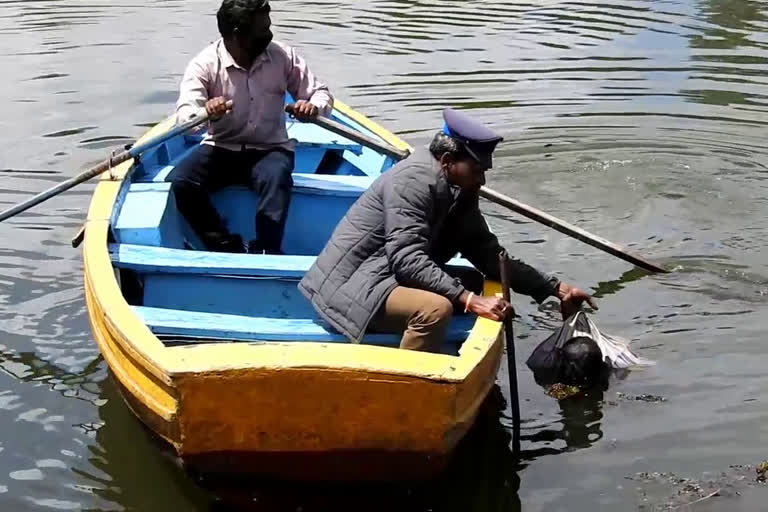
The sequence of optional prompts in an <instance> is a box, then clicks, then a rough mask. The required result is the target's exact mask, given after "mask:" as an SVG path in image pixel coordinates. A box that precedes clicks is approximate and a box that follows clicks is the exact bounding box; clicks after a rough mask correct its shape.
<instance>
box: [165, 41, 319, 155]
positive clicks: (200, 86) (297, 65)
mask: <svg viewBox="0 0 768 512" xmlns="http://www.w3.org/2000/svg"><path fill="white" fill-rule="evenodd" d="M180 89H181V90H180V94H179V101H178V102H177V103H176V115H177V120H178V122H180V123H182V122H185V121H187V120H188V119H190V118H191V117H192V114H194V113H195V112H197V111H198V110H199V109H200V108H201V107H203V106H205V102H206V101H207V100H209V99H212V98H216V97H218V96H224V97H225V98H228V99H231V100H232V101H233V102H234V107H233V108H232V111H231V112H230V113H229V114H227V115H226V116H224V117H223V118H221V119H220V120H218V121H212V122H210V123H209V126H208V133H207V134H206V136H205V138H204V139H203V143H205V144H213V145H215V146H220V147H223V148H226V149H231V150H241V149H243V147H244V146H245V148H248V149H271V148H276V147H282V148H285V149H289V150H292V149H293V141H292V140H289V139H288V132H287V131H286V129H285V120H286V114H285V112H284V111H283V109H284V107H285V92H286V91H288V92H290V93H291V96H293V98H294V99H295V100H308V101H310V102H311V103H312V104H314V105H316V106H317V108H318V109H319V110H320V114H321V115H325V116H327V115H329V114H330V112H331V109H332V108H333V96H331V93H330V91H329V90H328V87H327V86H326V85H325V84H324V83H322V82H321V81H319V80H318V79H317V78H316V77H315V75H314V74H312V72H311V71H310V70H309V67H307V64H306V62H304V59H302V58H301V57H300V56H299V55H298V54H297V53H296V51H295V50H294V49H293V48H291V47H290V46H288V45H285V44H283V43H280V42H277V41H272V42H271V43H270V44H269V46H268V47H267V49H266V51H265V52H264V53H262V54H261V55H260V56H259V57H258V58H256V60H255V61H254V63H253V64H252V65H251V68H250V69H248V70H246V69H244V68H242V67H240V66H239V65H238V64H237V63H235V60H234V59H233V58H232V56H231V55H230V54H229V52H228V51H227V49H226V47H225V46H224V41H222V40H221V39H219V40H218V41H216V42H214V43H212V44H211V45H209V46H208V47H206V48H205V49H204V50H203V51H201V52H200V53H199V54H198V55H197V56H196V57H195V58H193V59H192V61H191V62H190V63H189V65H188V66H187V69H186V71H185V72H184V78H183V79H182V81H181V87H180Z"/></svg>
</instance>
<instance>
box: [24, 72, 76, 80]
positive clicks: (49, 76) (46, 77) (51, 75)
mask: <svg viewBox="0 0 768 512" xmlns="http://www.w3.org/2000/svg"><path fill="white" fill-rule="evenodd" d="M67 76H69V73H48V74H45V75H37V76H33V77H32V78H29V79H28V80H29V81H33V80H50V79H52V78H64V77H67Z"/></svg>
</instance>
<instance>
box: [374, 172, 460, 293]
mask: <svg viewBox="0 0 768 512" xmlns="http://www.w3.org/2000/svg"><path fill="white" fill-rule="evenodd" d="M382 202H383V208H384V231H385V236H386V240H385V244H384V248H385V250H386V253H387V258H388V260H389V265H390V268H391V270H392V272H393V274H394V275H395V279H397V282H398V283H399V284H400V285H402V286H408V287H411V288H418V289H421V290H427V291H430V292H433V293H437V294H438V295H442V296H443V297H445V298H447V299H448V300H450V301H451V302H457V301H458V298H459V296H460V295H461V294H462V293H463V292H464V287H463V286H462V285H461V281H460V280H459V279H456V278H452V277H451V276H449V275H448V274H447V273H446V272H445V271H444V270H443V269H441V268H440V266H439V265H438V264H437V263H436V262H435V261H434V260H433V259H432V258H430V257H429V254H428V253H427V251H428V248H429V218H430V214H431V213H432V210H433V207H434V203H433V201H432V197H431V193H430V191H429V190H428V188H427V185H425V184H422V183H418V180H415V179H411V180H407V181H405V182H403V183H394V184H393V185H392V186H387V187H384V188H383V192H382Z"/></svg>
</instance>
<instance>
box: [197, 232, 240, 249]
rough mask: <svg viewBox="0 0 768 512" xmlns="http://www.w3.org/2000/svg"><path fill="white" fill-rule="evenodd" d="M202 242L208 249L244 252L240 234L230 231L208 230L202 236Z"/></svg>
mask: <svg viewBox="0 0 768 512" xmlns="http://www.w3.org/2000/svg"><path fill="white" fill-rule="evenodd" d="M203 242H204V243H205V246H206V247H207V248H208V250H209V251H213V252H231V253H240V254H242V253H244V252H245V244H244V243H243V238H242V237H241V236H240V235H233V234H230V233H222V232H210V233H206V234H205V235H204V236H203Z"/></svg>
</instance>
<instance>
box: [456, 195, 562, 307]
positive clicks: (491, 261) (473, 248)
mask: <svg viewBox="0 0 768 512" xmlns="http://www.w3.org/2000/svg"><path fill="white" fill-rule="evenodd" d="M461 226H462V227H461V229H460V231H461V237H462V244H461V248H460V251H461V254H462V256H463V257H465V258H467V259H468V260H469V261H470V262H471V263H472V264H473V265H474V266H475V267H476V268H477V269H478V270H480V272H482V273H483V274H485V276H486V277H488V278H489V279H493V280H496V281H500V280H501V273H500V271H499V254H500V253H501V251H503V250H504V248H503V247H502V246H501V245H500V244H499V240H498V238H496V235H494V234H493V233H491V230H490V229H489V228H488V223H487V222H486V221H485V217H483V214H482V213H481V212H480V208H479V206H478V204H477V199H476V198H475V199H474V204H473V205H472V206H471V207H470V208H469V209H468V211H467V213H466V215H465V217H464V219H462V222H461ZM509 265H510V269H509V277H510V280H511V281H512V282H511V285H512V290H514V291H515V293H520V294H523V295H529V296H531V297H533V299H534V300H535V301H536V302H538V303H542V302H544V301H545V300H546V299H547V298H548V297H550V296H552V295H554V294H555V291H556V290H557V286H558V285H559V284H560V281H559V280H558V279H557V278H556V277H554V276H547V275H545V274H543V273H541V272H539V271H538V270H536V269H535V268H533V267H531V266H530V265H527V264H525V263H523V262H522V261H520V260H519V259H516V258H512V257H510V259H509Z"/></svg>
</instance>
